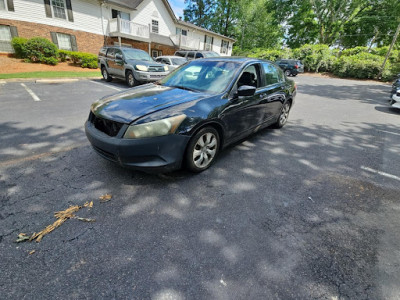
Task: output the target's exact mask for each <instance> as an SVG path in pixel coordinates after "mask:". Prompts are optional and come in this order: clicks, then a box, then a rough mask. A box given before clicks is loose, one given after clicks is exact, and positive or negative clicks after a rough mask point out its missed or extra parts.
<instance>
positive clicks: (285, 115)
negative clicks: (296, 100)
mask: <svg viewBox="0 0 400 300" xmlns="http://www.w3.org/2000/svg"><path fill="white" fill-rule="evenodd" d="M289 112H290V102H289V101H287V102H285V104H283V106H282V109H281V114H280V115H279V119H278V121H277V122H276V123H275V124H274V127H275V128H282V127H283V126H285V124H286V122H287V120H288V119H289Z"/></svg>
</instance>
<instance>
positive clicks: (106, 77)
mask: <svg viewBox="0 0 400 300" xmlns="http://www.w3.org/2000/svg"><path fill="white" fill-rule="evenodd" d="M101 74H102V75H103V78H104V80H105V81H107V82H110V81H111V80H112V77H111V76H110V73H108V71H107V69H106V67H105V66H102V67H101Z"/></svg>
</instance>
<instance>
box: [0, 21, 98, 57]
mask: <svg viewBox="0 0 400 300" xmlns="http://www.w3.org/2000/svg"><path fill="white" fill-rule="evenodd" d="M0 25H10V26H16V27H17V30H18V36H20V37H24V38H28V39H29V38H33V37H37V36H39V37H44V38H46V39H48V40H50V41H51V36H50V32H59V33H66V34H71V35H74V36H75V37H76V43H77V45H78V51H81V52H89V53H93V54H97V53H99V49H100V48H101V47H102V46H103V44H104V37H103V36H102V35H99V34H94V33H89V32H84V31H79V30H71V29H66V28H62V27H55V26H49V25H44V24H37V23H30V22H23V21H15V20H6V19H0Z"/></svg>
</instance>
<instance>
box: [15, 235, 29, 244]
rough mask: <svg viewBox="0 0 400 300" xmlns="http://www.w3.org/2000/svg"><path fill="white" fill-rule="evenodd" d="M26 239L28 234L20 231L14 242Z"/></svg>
mask: <svg viewBox="0 0 400 300" xmlns="http://www.w3.org/2000/svg"><path fill="white" fill-rule="evenodd" d="M27 240H29V236H28V235H27V234H26V233H20V234H18V239H17V240H16V242H17V243H20V242H25V241H27Z"/></svg>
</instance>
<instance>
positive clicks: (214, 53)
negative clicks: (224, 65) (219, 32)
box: [202, 51, 219, 57]
mask: <svg viewBox="0 0 400 300" xmlns="http://www.w3.org/2000/svg"><path fill="white" fill-rule="evenodd" d="M202 53H203V55H204V57H219V54H218V53H216V52H213V51H207V52H202Z"/></svg>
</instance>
